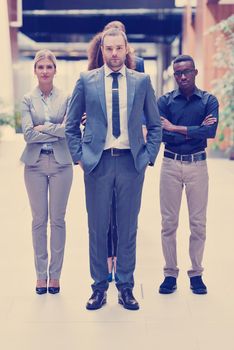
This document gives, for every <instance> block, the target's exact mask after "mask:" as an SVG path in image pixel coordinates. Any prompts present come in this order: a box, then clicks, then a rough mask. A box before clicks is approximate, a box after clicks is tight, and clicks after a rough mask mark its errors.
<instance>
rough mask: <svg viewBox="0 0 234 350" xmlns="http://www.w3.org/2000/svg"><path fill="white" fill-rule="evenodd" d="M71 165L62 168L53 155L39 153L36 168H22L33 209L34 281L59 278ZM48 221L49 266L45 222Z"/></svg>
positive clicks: (34, 166)
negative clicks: (49, 233) (35, 278)
mask: <svg viewBox="0 0 234 350" xmlns="http://www.w3.org/2000/svg"><path fill="white" fill-rule="evenodd" d="M72 176H73V169H72V165H70V164H68V165H61V164H59V163H57V162H56V160H55V158H54V155H53V154H50V155H47V154H41V155H40V157H39V160H38V161H37V163H36V164H35V165H32V166H28V165H25V171H24V178H25V185H26V188H27V193H28V197H29V201H30V206H31V210H32V216H33V221H32V236H33V247H34V257H35V267H36V273H37V279H47V278H48V270H49V278H51V279H59V277H60V274H61V269H62V264H63V256H64V247H65V235H66V227H65V220H64V217H65V213H66V206H67V201H68V196H69V193H70V188H71V184H72ZM48 215H49V218H50V228H51V235H50V263H49V267H48V251H47V222H48Z"/></svg>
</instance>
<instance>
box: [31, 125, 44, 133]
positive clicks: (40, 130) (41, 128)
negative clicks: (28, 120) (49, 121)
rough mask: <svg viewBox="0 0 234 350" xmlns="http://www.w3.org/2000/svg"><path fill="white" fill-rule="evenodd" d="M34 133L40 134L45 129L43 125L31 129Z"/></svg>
mask: <svg viewBox="0 0 234 350" xmlns="http://www.w3.org/2000/svg"><path fill="white" fill-rule="evenodd" d="M33 129H34V130H36V131H39V132H42V131H43V130H44V129H45V125H37V126H34V128H33Z"/></svg>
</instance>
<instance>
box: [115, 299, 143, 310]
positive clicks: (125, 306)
mask: <svg viewBox="0 0 234 350" xmlns="http://www.w3.org/2000/svg"><path fill="white" fill-rule="evenodd" d="M119 304H120V305H122V306H123V307H124V309H126V310H131V311H137V310H139V309H140V307H139V305H137V306H134V305H126V304H124V302H123V301H122V300H121V299H119Z"/></svg>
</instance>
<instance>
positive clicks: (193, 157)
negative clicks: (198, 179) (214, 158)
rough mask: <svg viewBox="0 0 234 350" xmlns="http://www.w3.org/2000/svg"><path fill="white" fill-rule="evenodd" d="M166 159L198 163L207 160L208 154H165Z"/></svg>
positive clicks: (166, 152)
mask: <svg viewBox="0 0 234 350" xmlns="http://www.w3.org/2000/svg"><path fill="white" fill-rule="evenodd" d="M164 157H166V158H171V159H174V160H180V161H181V162H190V163H191V162H197V161H199V160H205V159H206V152H201V153H194V154H178V153H173V152H168V151H165V152H164Z"/></svg>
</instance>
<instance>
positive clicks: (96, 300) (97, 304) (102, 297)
mask: <svg viewBox="0 0 234 350" xmlns="http://www.w3.org/2000/svg"><path fill="white" fill-rule="evenodd" d="M104 304H106V292H101V291H100V290H95V291H94V292H93V294H92V295H91V297H90V299H89V300H88V302H87V304H86V309H87V310H97V309H101V307H102V306H103V305H104Z"/></svg>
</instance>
